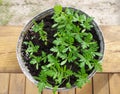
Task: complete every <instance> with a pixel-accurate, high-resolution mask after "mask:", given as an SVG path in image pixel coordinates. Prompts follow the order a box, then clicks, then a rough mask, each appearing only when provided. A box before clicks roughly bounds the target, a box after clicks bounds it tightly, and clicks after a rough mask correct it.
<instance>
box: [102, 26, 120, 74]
mask: <svg viewBox="0 0 120 94" xmlns="http://www.w3.org/2000/svg"><path fill="white" fill-rule="evenodd" d="M101 28H102V31H103V36H104V40H105V55H104V60H103V72H120V60H119V59H120V26H101Z"/></svg>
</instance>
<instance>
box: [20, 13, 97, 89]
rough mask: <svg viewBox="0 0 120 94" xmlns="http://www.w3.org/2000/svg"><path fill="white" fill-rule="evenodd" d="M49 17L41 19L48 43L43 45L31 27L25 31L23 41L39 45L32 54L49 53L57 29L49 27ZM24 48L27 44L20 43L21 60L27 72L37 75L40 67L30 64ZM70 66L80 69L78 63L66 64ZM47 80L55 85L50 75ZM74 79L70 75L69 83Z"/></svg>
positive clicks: (76, 69) (50, 24) (50, 21)
mask: <svg viewBox="0 0 120 94" xmlns="http://www.w3.org/2000/svg"><path fill="white" fill-rule="evenodd" d="M51 17H52V15H50V16H47V17H45V18H44V19H43V21H44V30H45V31H46V32H47V38H48V45H45V44H44V43H43V41H41V40H39V37H40V36H39V34H37V33H35V32H33V30H32V28H30V29H29V30H28V31H27V32H26V34H25V36H24V39H23V41H24V42H25V41H32V43H33V44H34V45H39V46H40V48H39V51H38V52H37V53H34V55H36V56H39V55H41V51H44V52H46V53H47V54H50V53H51V51H50V48H51V47H53V43H52V42H53V40H54V39H55V38H54V37H53V35H54V34H55V33H56V31H57V30H56V29H53V28H51V27H52V25H53V24H54V21H53V20H52V19H51ZM40 22H41V21H37V23H40ZM94 31H95V30H94V29H93V30H92V32H94ZM76 45H77V43H76ZM26 49H27V46H26V45H25V44H24V43H23V44H22V50H21V52H22V57H23V60H24V61H25V65H26V67H27V68H28V69H29V72H30V73H31V75H32V76H38V75H39V73H40V71H41V67H39V69H38V70H37V69H36V66H35V65H32V64H30V63H29V62H30V60H31V59H30V58H29V56H28V55H27V54H26V53H25V50H26ZM41 65H45V64H44V63H43V62H41V63H40V65H39V66H41ZM70 66H72V68H71V70H72V71H74V72H77V71H78V70H80V68H79V67H78V65H76V64H75V63H69V65H67V68H70ZM87 68H88V67H87V66H86V69H87ZM92 71H93V70H90V71H88V72H87V73H88V74H90V73H91V72H92ZM67 80H68V79H66V80H65V81H64V83H63V84H61V86H60V87H65V85H66V82H67ZM48 81H49V83H50V84H52V85H53V86H54V85H55V82H54V80H53V79H52V78H51V77H48ZM75 81H76V77H74V76H71V77H70V83H71V84H74V82H75Z"/></svg>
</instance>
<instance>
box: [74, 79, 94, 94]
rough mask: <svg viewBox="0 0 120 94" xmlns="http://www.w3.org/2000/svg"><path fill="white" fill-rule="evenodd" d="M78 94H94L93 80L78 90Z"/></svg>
mask: <svg viewBox="0 0 120 94" xmlns="http://www.w3.org/2000/svg"><path fill="white" fill-rule="evenodd" d="M76 94H93V93H92V80H90V82H89V83H87V84H85V85H84V86H83V87H82V88H81V89H80V88H76Z"/></svg>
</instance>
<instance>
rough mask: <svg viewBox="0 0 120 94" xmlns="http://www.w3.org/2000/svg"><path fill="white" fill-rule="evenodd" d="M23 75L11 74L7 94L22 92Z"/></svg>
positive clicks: (23, 86) (22, 93)
mask: <svg viewBox="0 0 120 94" xmlns="http://www.w3.org/2000/svg"><path fill="white" fill-rule="evenodd" d="M24 89H25V76H24V75H23V74H11V76H10V88H9V94H24Z"/></svg>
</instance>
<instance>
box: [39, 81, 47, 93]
mask: <svg viewBox="0 0 120 94" xmlns="http://www.w3.org/2000/svg"><path fill="white" fill-rule="evenodd" d="M44 88H45V83H44V82H39V83H38V89H39V92H40V93H41V92H42V91H43V89H44Z"/></svg>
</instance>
